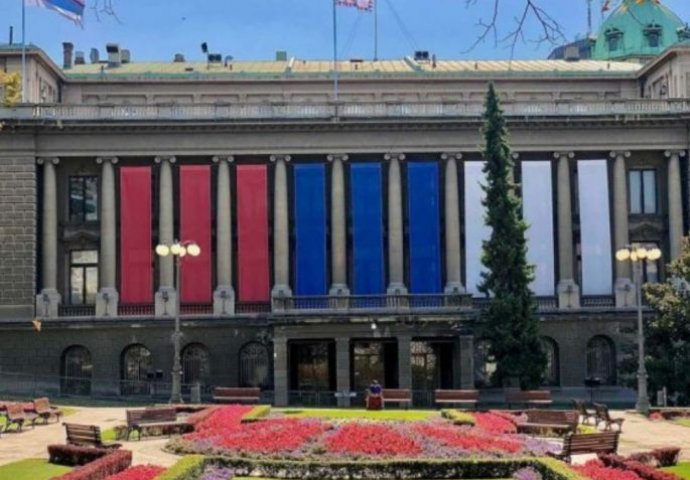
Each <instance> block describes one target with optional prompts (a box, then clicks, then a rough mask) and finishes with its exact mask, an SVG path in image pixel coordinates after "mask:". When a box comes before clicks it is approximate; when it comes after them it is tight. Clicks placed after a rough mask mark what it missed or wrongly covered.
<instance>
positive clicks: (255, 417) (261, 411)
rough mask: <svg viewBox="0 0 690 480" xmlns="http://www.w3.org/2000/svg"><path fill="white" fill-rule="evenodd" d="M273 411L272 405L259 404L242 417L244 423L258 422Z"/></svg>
mask: <svg viewBox="0 0 690 480" xmlns="http://www.w3.org/2000/svg"><path fill="white" fill-rule="evenodd" d="M269 413H271V406H270V405H257V406H256V407H254V408H252V409H251V411H250V412H249V413H247V414H246V415H244V416H243V417H242V423H249V422H257V421H259V420H261V419H262V418H264V417H266V416H268V414H269Z"/></svg>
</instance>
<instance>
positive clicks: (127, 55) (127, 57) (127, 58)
mask: <svg viewBox="0 0 690 480" xmlns="http://www.w3.org/2000/svg"><path fill="white" fill-rule="evenodd" d="M121 60H122V64H123V65H124V64H125V63H130V62H131V61H132V52H130V51H129V50H128V49H126V48H124V49H122V56H121Z"/></svg>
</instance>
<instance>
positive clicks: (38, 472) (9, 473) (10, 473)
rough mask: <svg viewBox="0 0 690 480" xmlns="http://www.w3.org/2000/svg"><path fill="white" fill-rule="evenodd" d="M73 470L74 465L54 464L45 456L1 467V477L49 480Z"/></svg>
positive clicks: (16, 479)
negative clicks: (44, 457)
mask: <svg viewBox="0 0 690 480" xmlns="http://www.w3.org/2000/svg"><path fill="white" fill-rule="evenodd" d="M71 470H72V467H66V466H64V465H54V464H52V463H48V460H46V459H43V458H28V459H26V460H20V461H19V462H14V463H9V464H7V465H3V466H1V467H0V478H6V479H7V480H10V479H11V480H49V479H51V478H53V477H56V476H58V475H63V474H65V473H67V472H69V471H71Z"/></svg>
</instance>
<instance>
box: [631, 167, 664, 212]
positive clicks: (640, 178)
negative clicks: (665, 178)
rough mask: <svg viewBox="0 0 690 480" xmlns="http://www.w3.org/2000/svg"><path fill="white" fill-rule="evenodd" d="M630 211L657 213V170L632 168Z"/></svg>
mask: <svg viewBox="0 0 690 480" xmlns="http://www.w3.org/2000/svg"><path fill="white" fill-rule="evenodd" d="M628 179H629V186H630V213H635V214H654V213H657V199H656V195H657V193H656V170H651V169H647V170H630V172H629V173H628Z"/></svg>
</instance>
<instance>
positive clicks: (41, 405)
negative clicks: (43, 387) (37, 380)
mask: <svg viewBox="0 0 690 480" xmlns="http://www.w3.org/2000/svg"><path fill="white" fill-rule="evenodd" d="M33 413H35V414H36V415H38V418H41V419H43V422H44V423H48V420H50V417H55V419H56V422H59V421H60V419H61V418H62V410H60V409H59V408H57V407H53V406H51V405H50V400H48V398H47V397H42V398H37V399H35V400H34V408H33Z"/></svg>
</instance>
